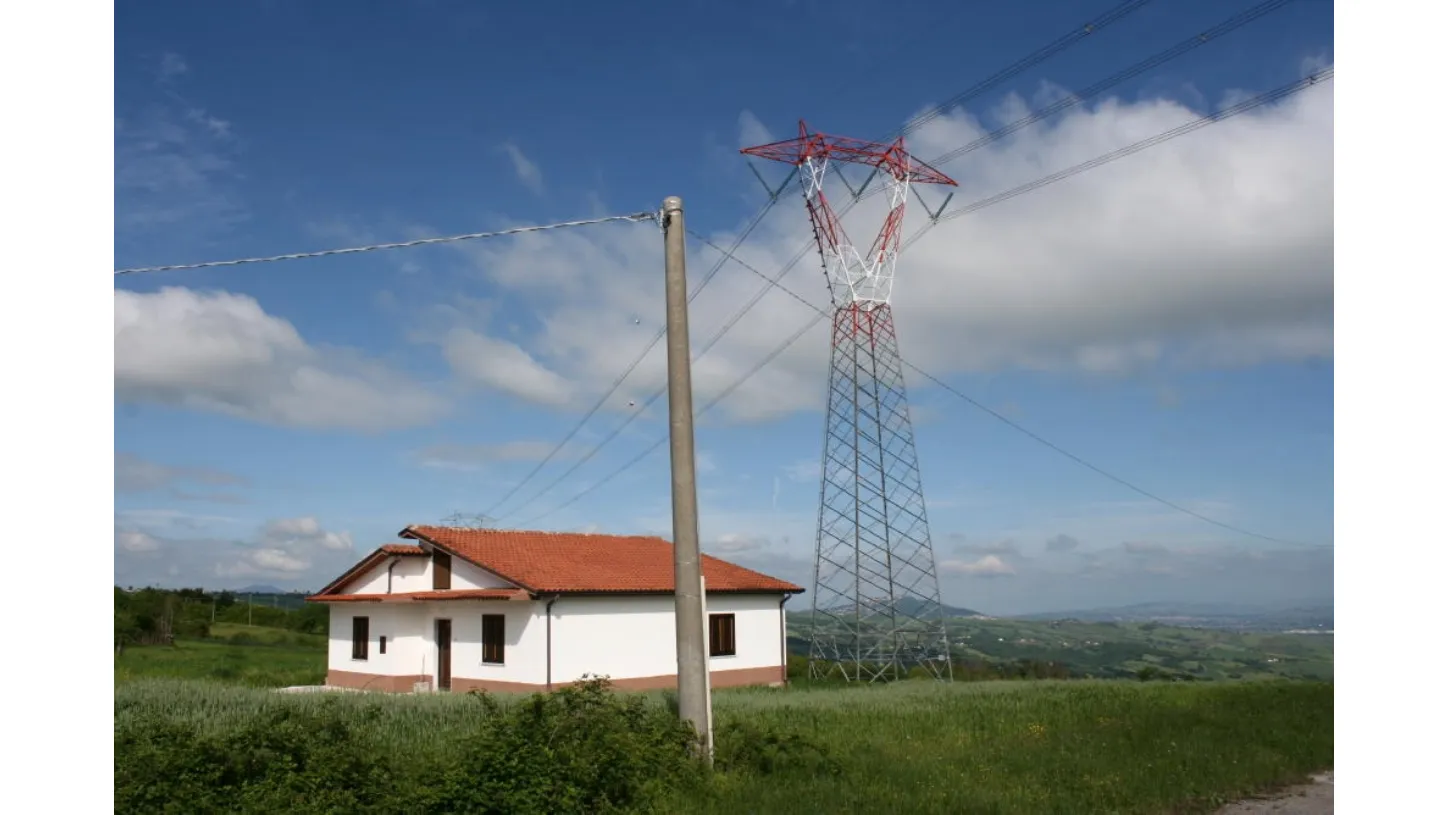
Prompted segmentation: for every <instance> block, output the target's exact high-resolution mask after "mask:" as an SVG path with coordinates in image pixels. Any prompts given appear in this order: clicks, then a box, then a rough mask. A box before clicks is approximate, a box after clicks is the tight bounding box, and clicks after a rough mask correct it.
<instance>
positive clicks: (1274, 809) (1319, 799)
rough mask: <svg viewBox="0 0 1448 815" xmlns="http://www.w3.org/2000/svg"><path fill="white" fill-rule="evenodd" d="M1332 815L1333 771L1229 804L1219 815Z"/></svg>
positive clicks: (1220, 810) (1219, 811)
mask: <svg viewBox="0 0 1448 815" xmlns="http://www.w3.org/2000/svg"><path fill="white" fill-rule="evenodd" d="M1269 812H1270V813H1273V815H1332V771H1331V770H1328V771H1327V772H1325V773H1320V774H1318V775H1314V776H1313V777H1312V783H1310V784H1302V785H1300V786H1296V787H1289V788H1288V789H1285V790H1283V791H1281V792H1279V793H1275V794H1273V795H1270V796H1267V797H1264V798H1253V799H1250V800H1247V801H1238V802H1237V803H1235V804H1228V805H1227V806H1226V807H1223V808H1222V809H1219V810H1217V815H1255V813H1269Z"/></svg>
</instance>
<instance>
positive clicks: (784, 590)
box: [307, 526, 804, 691]
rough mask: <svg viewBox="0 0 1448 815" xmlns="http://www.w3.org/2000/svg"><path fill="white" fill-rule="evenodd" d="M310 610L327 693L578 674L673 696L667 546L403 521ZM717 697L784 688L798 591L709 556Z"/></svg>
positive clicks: (530, 684) (562, 679)
mask: <svg viewBox="0 0 1448 815" xmlns="http://www.w3.org/2000/svg"><path fill="white" fill-rule="evenodd" d="M399 537H400V538H402V539H404V540H407V541H411V542H409V543H392V544H386V545H384V546H382V547H380V548H378V549H377V550H376V551H374V552H372V553H371V554H369V555H368V556H367V557H365V558H363V559H362V560H361V562H359V563H358V564H357V565H355V566H353V567H352V568H350V569H348V570H347V571H346V572H345V573H344V574H343V575H342V576H341V577H339V578H337V579H336V580H335V581H333V582H332V583H331V584H330V585H328V586H327V587H326V588H324V589H322V590H321V591H320V592H318V593H317V594H315V595H313V596H311V597H308V598H307V600H308V601H309V602H317V603H327V604H329V605H330V615H331V624H330V633H329V635H328V645H327V684H328V685H332V686H339V687H347V688H357V689H366V690H382V691H413V690H429V689H436V690H452V691H468V690H473V689H479V688H480V689H485V690H489V691H540V690H552V689H554V688H556V687H559V686H562V685H567V684H570V683H572V682H575V681H577V680H579V679H581V678H582V677H583V676H584V675H585V674H592V675H602V676H607V677H608V678H609V679H610V681H612V682H613V683H614V685H615V686H617V687H620V688H625V689H634V690H648V689H654V688H666V687H673V686H674V685H675V683H676V680H675V676H676V670H677V662H676V657H675V653H676V649H675V632H674V596H673V591H674V547H673V544H671V543H669V542H668V541H666V540H663V539H662V538H652V537H621V536H613V535H583V534H561V533H552V532H520V531H509V530H496V529H470V528H457V527H439V526H409V527H407V528H406V529H404V530H402V532H401V533H399ZM701 567H702V570H703V574H704V582H705V586H706V589H707V594H706V596H705V611H706V613H707V614H708V621H707V626H708V628H707V630H708V652H709V675H710V679H711V681H712V683H713V686H714V687H716V688H724V687H737V686H741V685H774V684H780V683H782V682H784V681H785V679H786V674H785V638H784V604H785V601H787V600H788V599H789V598H790V597H791V596H792V595H795V594H799V593H801V592H803V591H804V589H802V588H800V587H799V586H796V585H794V584H792V583H787V582H785V581H783V580H778V579H775V578H773V577H769V576H767V575H763V574H760V573H759V572H755V571H752V570H749V569H746V568H744V567H742V566H737V565H735V564H733V563H727V562H725V561H723V560H719V559H718V558H714V557H710V556H708V555H704V556H702V558H701Z"/></svg>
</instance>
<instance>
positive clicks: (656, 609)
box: [327, 558, 782, 690]
mask: <svg viewBox="0 0 1448 815" xmlns="http://www.w3.org/2000/svg"><path fill="white" fill-rule="evenodd" d="M409 560H411V561H412V562H413V563H422V564H424V565H426V564H427V561H424V560H423V559H422V558H412V559H408V558H402V559H400V560H399V563H400V564H401V563H407V562H408V561H409ZM455 562H456V561H455ZM383 568H384V571H385V566H384V567H383ZM397 571H398V570H397V569H394V572H393V591H394V593H397V592H400V591H404V590H407V589H402V588H400V587H399V585H398V578H397ZM478 571H479V572H481V570H478ZM483 574H484V575H486V573H483ZM469 578H473V576H472V575H470V576H469ZM427 579H428V580H429V581H430V580H431V578H430V576H429V577H427ZM454 585H456V583H455V584H454ZM429 586H430V582H429ZM385 588H386V587H385V586H383V590H384V591H385ZM379 593H380V592H379ZM779 600H780V597H779V595H737V594H710V595H709V597H708V602H707V605H708V611H709V612H710V613H732V614H733V615H734V627H735V636H734V638H735V650H736V653H735V655H734V656H728V657H711V658H710V659H709V669H710V671H711V672H712V673H715V674H719V673H720V672H724V673H726V674H728V673H730V672H736V671H744V670H754V671H758V670H760V669H777V668H778V667H779V665H780V662H781V644H782V643H781V639H780V635H781V632H780V609H779ZM546 608H547V601H546V600H537V601H528V602H522V601H507V600H503V601H468V600H452V601H444V602H436V603H416V602H406V603H337V604H335V605H333V606H332V607H331V609H330V616H331V621H330V631H329V637H328V646H327V663H328V669H329V680H328V681H329V682H332V681H336V682H339V683H344V684H347V685H348V686H350V687H359V686H363V685H365V686H368V687H376V686H379V685H384V684H386V682H384V681H382V680H378V679H372V678H368V675H370V676H371V677H398V681H397V682H396V683H394V687H393V689H399V690H406V689H410V688H411V683H412V681H413V678H416V677H423V678H426V679H428V680H431V681H436V677H437V641H436V631H437V629H436V620H438V619H449V620H452V632H453V643H452V677H453V682H454V684H453V687H454V689H457V690H466V689H468V687H469V685H472V686H479V683H481V685H483V686H486V685H490V684H494V683H496V684H495V685H494V686H496V687H499V688H507V687H510V686H511V687H513V688H515V689H526V688H530V687H531V688H543V687H545V686H546V685H547V683H548V682H549V679H550V676H549V673H548V639H549V638H548V618H547V614H546V611H545V609H546ZM484 614H502V615H504V618H505V623H504V664H502V665H486V664H484V663H483V654H482V615H484ZM354 616H365V617H367V618H368V636H369V642H368V647H367V650H368V655H367V659H366V660H353V659H352V618H353V617H354ZM552 617H553V631H552V656H553V659H552V674H551V679H552V682H553V684H554V685H555V686H559V685H564V684H567V683H569V682H573V681H576V680H578V679H580V678H582V677H583V675H584V674H591V675H606V676H608V677H610V678H611V679H614V680H629V679H650V678H658V677H668V676H672V675H673V674H674V673H675V671H676V670H677V662H676V660H675V646H674V636H675V633H674V600H673V597H672V596H668V595H664V596H646V597H629V596H626V595H624V596H617V595H616V596H606V597H568V596H564V597H561V598H559V599H558V600H557V601H556V602H555V604H554V606H553V614H552ZM381 636H386V637H387V653H386V654H381V653H378V638H379V637H381ZM330 672H339V674H348V675H349V676H341V675H339V676H336V677H335V679H334V678H333V677H332V674H331V673H330ZM769 676H770V677H772V676H774V675H773V674H771V675H769ZM750 681H775V680H774V679H772V678H768V679H767V680H750Z"/></svg>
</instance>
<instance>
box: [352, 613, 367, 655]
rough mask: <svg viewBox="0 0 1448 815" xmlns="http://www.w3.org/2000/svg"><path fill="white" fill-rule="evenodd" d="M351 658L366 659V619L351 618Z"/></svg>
mask: <svg viewBox="0 0 1448 815" xmlns="http://www.w3.org/2000/svg"><path fill="white" fill-rule="evenodd" d="M352 658H353V659H366V658H367V618H366V617H353V618H352Z"/></svg>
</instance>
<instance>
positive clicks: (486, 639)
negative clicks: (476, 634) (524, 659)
mask: <svg viewBox="0 0 1448 815" xmlns="http://www.w3.org/2000/svg"><path fill="white" fill-rule="evenodd" d="M483 662H485V663H487V664H489V665H502V664H503V615H501V614H484V615H483Z"/></svg>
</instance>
